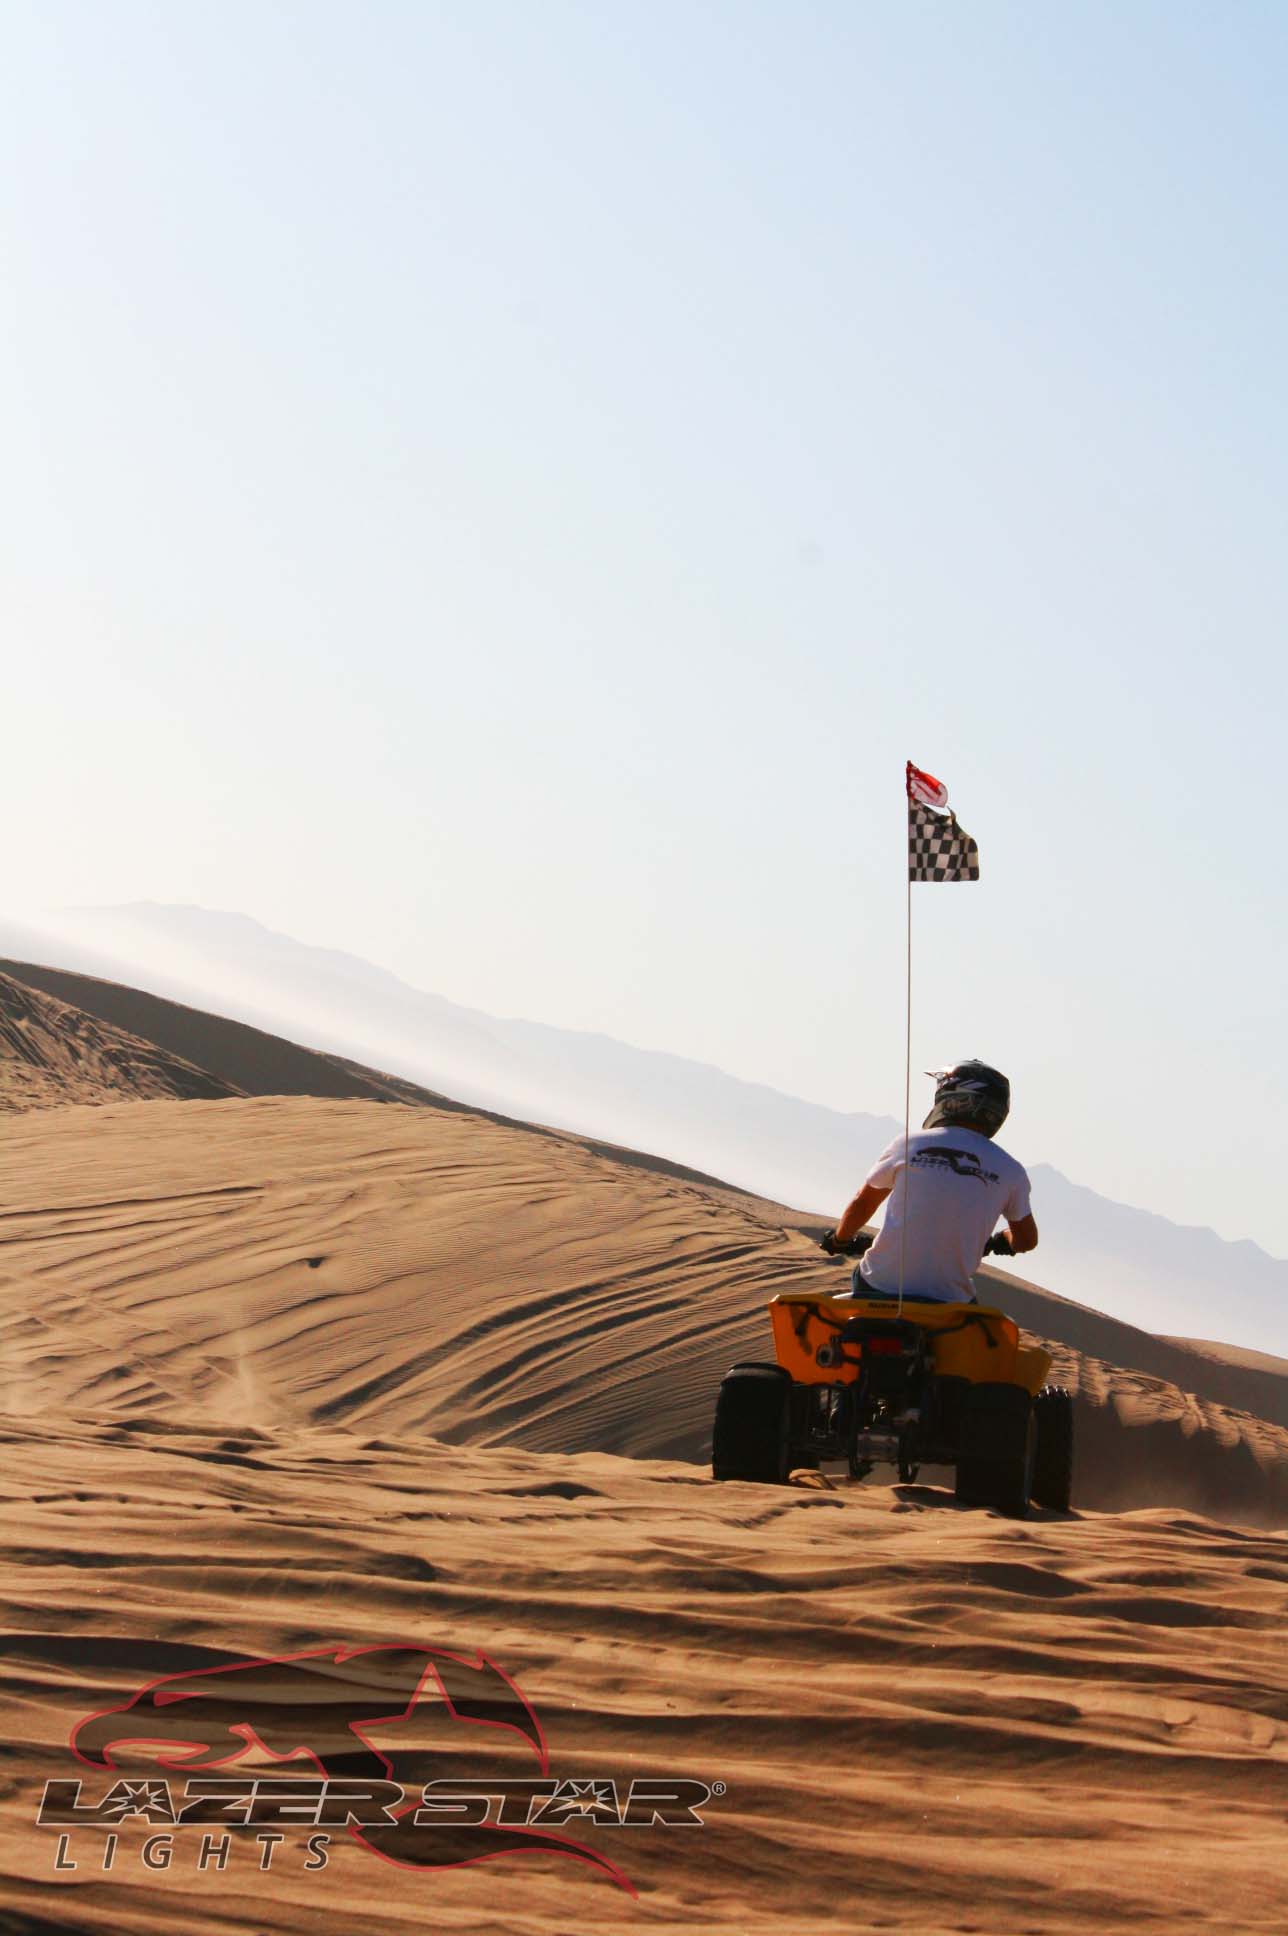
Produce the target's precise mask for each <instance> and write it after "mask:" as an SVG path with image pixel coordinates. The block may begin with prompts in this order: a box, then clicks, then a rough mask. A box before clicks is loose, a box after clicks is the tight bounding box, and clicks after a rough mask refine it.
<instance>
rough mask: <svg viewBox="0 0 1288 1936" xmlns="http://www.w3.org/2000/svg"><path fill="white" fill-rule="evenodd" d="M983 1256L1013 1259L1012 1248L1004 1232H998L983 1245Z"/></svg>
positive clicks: (1013, 1252)
mask: <svg viewBox="0 0 1288 1936" xmlns="http://www.w3.org/2000/svg"><path fill="white" fill-rule="evenodd" d="M984 1255H985V1256H986V1257H1014V1255H1015V1251H1014V1249H1013V1248H1012V1245H1011V1240H1010V1238H1009V1237H1008V1236H1007V1235H1006V1234H1005V1232H1004V1231H1001V1230H999V1231H998V1232H997V1233H996V1235H994V1236H992V1237H990V1238H989V1240H988V1242H987V1243H986V1244H985V1246H984Z"/></svg>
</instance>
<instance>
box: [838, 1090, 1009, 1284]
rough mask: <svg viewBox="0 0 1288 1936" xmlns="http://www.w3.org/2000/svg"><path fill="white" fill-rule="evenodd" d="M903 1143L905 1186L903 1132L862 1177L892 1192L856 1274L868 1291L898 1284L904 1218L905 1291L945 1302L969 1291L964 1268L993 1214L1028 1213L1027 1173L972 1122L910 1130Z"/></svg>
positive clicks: (977, 1254)
mask: <svg viewBox="0 0 1288 1936" xmlns="http://www.w3.org/2000/svg"><path fill="white" fill-rule="evenodd" d="M908 1149H909V1150H910V1151H911V1157H912V1162H911V1170H912V1186H911V1191H909V1188H908V1165H907V1163H906V1162H905V1160H904V1140H903V1137H902V1136H899V1137H896V1139H895V1141H894V1142H893V1143H891V1145H890V1147H889V1149H887V1150H885V1151H883V1152H882V1154H881V1155H880V1156H879V1157H878V1158H877V1160H876V1162H875V1164H874V1165H873V1167H872V1168H871V1170H869V1172H868V1174H867V1177H866V1178H865V1181H866V1182H867V1183H871V1184H873V1185H874V1186H875V1187H876V1188H877V1189H878V1190H889V1191H890V1192H891V1194H890V1195H889V1196H888V1197H887V1198H886V1203H885V1221H884V1222H883V1223H882V1225H881V1228H880V1230H879V1231H878V1232H877V1235H876V1241H875V1242H874V1243H873V1245H872V1248H871V1250H869V1251H868V1252H867V1253H866V1254H865V1255H864V1256H863V1257H862V1258H861V1259H860V1262H859V1272H860V1275H861V1276H862V1278H863V1280H864V1282H865V1283H867V1284H869V1285H870V1286H871V1288H872V1289H873V1290H874V1291H891V1292H897V1291H898V1289H899V1232H900V1229H901V1228H903V1227H904V1226H905V1224H906V1231H905V1235H904V1239H903V1246H904V1259H903V1287H904V1290H905V1292H907V1293H909V1294H911V1295H915V1294H916V1293H917V1292H922V1293H923V1294H924V1295H925V1296H927V1297H937V1298H942V1299H943V1300H944V1301H945V1302H946V1303H952V1304H960V1303H966V1302H969V1300H970V1299H971V1298H973V1297H974V1295H975V1292H974V1288H973V1286H972V1284H971V1281H970V1280H971V1275H972V1273H973V1272H974V1271H977V1270H978V1269H979V1265H980V1259H981V1258H982V1256H983V1254H984V1245H985V1244H986V1243H987V1242H988V1239H989V1238H990V1237H991V1236H992V1234H993V1231H994V1230H995V1228H996V1226H997V1220H998V1218H999V1217H1005V1218H1006V1221H1007V1222H1008V1223H1015V1222H1016V1220H1017V1219H1018V1218H1020V1217H1027V1216H1028V1214H1029V1179H1028V1173H1027V1171H1026V1170H1025V1169H1024V1166H1023V1164H1021V1163H1017V1162H1016V1160H1015V1158H1014V1157H1013V1156H1008V1155H1007V1153H1006V1151H1005V1150H1004V1149H999V1148H998V1146H997V1144H996V1143H994V1142H990V1140H989V1138H988V1137H987V1136H981V1135H980V1133H979V1131H978V1130H974V1129H957V1128H955V1127H945V1128H943V1129H920V1130H916V1131H914V1133H913V1135H912V1136H911V1137H910V1138H909V1139H908ZM856 1288H857V1285H856Z"/></svg>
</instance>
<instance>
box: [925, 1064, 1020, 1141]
mask: <svg viewBox="0 0 1288 1936" xmlns="http://www.w3.org/2000/svg"><path fill="white" fill-rule="evenodd" d="M926 1074H927V1075H931V1076H933V1077H934V1078H935V1101H934V1106H933V1108H932V1109H931V1111H930V1114H929V1115H928V1116H927V1118H926V1120H925V1122H924V1123H923V1124H922V1125H921V1126H922V1128H923V1129H940V1128H946V1127H949V1126H955V1127H957V1128H960V1129H977V1130H978V1131H979V1133H980V1135H981V1136H996V1134H997V1132H998V1130H999V1129H1000V1128H1001V1127H1002V1124H1003V1123H1004V1122H1005V1121H1006V1118H1007V1116H1008V1114H1009V1113H1010V1108H1011V1085H1010V1083H1009V1082H1008V1081H1007V1080H1006V1077H1005V1076H1004V1075H1002V1074H1000V1073H999V1071H998V1070H996V1069H991V1068H990V1067H989V1065H988V1063H987V1062H976V1061H974V1060H972V1061H969V1062H954V1063H953V1065H952V1067H951V1069H928V1070H927V1071H926Z"/></svg>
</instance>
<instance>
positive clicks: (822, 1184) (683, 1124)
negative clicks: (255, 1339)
mask: <svg viewBox="0 0 1288 1936" xmlns="http://www.w3.org/2000/svg"><path fill="white" fill-rule="evenodd" d="M11 935H12V936H16V937H17V938H18V939H19V940H20V942H21V944H22V945H21V946H20V947H19V948H18V949H15V948H14V947H13V945H12V942H11V940H10V938H9V937H10V936H11ZM31 942H32V936H31V931H30V930H27V931H26V932H25V935H24V934H23V933H22V931H18V930H14V929H12V928H10V929H8V930H6V929H5V927H4V925H3V924H0V947H3V949H4V951H5V952H6V953H9V954H13V953H18V954H20V955H21V956H22V957H24V958H25V959H27V960H33V959H35V960H40V959H41V956H40V955H39V954H37V955H35V956H33V955H32V953H31ZM44 946H45V949H46V955H45V957H44V958H45V959H46V960H49V959H50V958H51V957H50V954H49V952H48V951H49V950H50V949H51V948H56V949H57V953H56V955H54V956H53V957H52V958H53V959H54V960H55V961H56V962H57V963H58V964H60V965H62V966H66V967H85V968H87V969H88V971H89V972H90V973H98V974H100V975H102V974H106V975H110V976H112V977H113V978H116V979H124V980H127V981H130V982H133V983H135V984H139V983H141V984H143V985H144V986H145V987H147V988H150V989H153V990H155V991H156V992H158V993H162V994H166V995H169V996H170V997H171V998H173V999H177V1000H179V1001H184V1002H188V1003H190V1004H195V1005H199V1006H201V1007H204V1008H213V1009H215V1010H216V1011H217V1012H220V1013H223V1014H226V1015H230V1016H235V1017H236V1018H237V1019H239V1020H240V1021H242V1022H245V1023H248V1024H253V1025H255V1026H257V1027H260V1028H262V1029H266V1030H269V1031H271V1032H273V1033H274V1034H279V1035H281V1034H285V1035H287V1036H289V1037H290V1038H291V1039H292V1040H293V1041H296V1042H298V1041H301V1040H304V1041H307V1042H309V1043H310V1044H312V1045H313V1046H314V1047H316V1048H317V1049H319V1050H322V1051H325V1052H326V1053H327V1054H329V1055H330V1056H332V1057H336V1058H342V1059H343V1058H349V1059H351V1060H353V1061H355V1062H357V1063H360V1064H362V1065H364V1067H365V1068H366V1069H368V1070H388V1071H390V1072H392V1073H393V1074H394V1075H395V1076H397V1077H400V1078H402V1079H403V1080H405V1081H408V1082H411V1083H414V1084H417V1085H421V1086H423V1087H425V1088H427V1089H429V1090H431V1091H433V1092H436V1093H437V1094H438V1095H440V1096H446V1097H452V1098H455V1099H457V1100H459V1101H461V1102H464V1103H467V1104H471V1105H475V1106H479V1107H482V1108H485V1109H489V1110H492V1111H496V1112H499V1113H501V1114H504V1115H507V1116H512V1117H516V1118H519V1119H521V1120H526V1121H533V1122H537V1123H547V1124H550V1125H552V1126H554V1127H557V1128H563V1129H568V1130H572V1131H576V1132H580V1133H582V1134H587V1135H592V1136H598V1137H603V1138H607V1139H609V1140H611V1141H612V1142H613V1143H614V1144H624V1145H627V1146H629V1147H632V1148H634V1149H637V1150H642V1151H652V1152H657V1153H659V1154H661V1155H664V1156H665V1157H667V1158H669V1159H671V1160H672V1161H673V1162H675V1163H676V1164H678V1165H681V1166H685V1167H689V1168H692V1169H695V1170H698V1171H700V1172H703V1173H705V1174H708V1175H715V1176H719V1177H724V1178H726V1179H727V1180H728V1181H729V1182H730V1183H732V1184H734V1185H737V1186H739V1187H741V1188H743V1189H747V1190H751V1191H754V1192H756V1193H757V1194H759V1195H762V1196H765V1197H769V1198H771V1199H773V1200H775V1201H777V1202H779V1203H786V1204H794V1205H799V1206H800V1207H801V1208H802V1210H804V1211H809V1212H816V1213H817V1214H818V1215H819V1217H820V1220H822V1219H824V1218H831V1217H835V1216H836V1215H837V1213H838V1212H839V1210H840V1208H841V1206H842V1204H843V1203H844V1202H845V1201H846V1200H847V1198H848V1197H849V1195H850V1194H851V1193H852V1191H853V1189H854V1188H855V1185H856V1184H857V1182H858V1181H859V1179H860V1178H861V1177H862V1175H863V1173H864V1171H865V1170H866V1169H867V1167H868V1166H869V1165H870V1163H871V1162H872V1160H873V1158H874V1157H875V1155H876V1154H877V1153H878V1152H879V1150H881V1149H882V1148H883V1147H884V1145H885V1144H886V1143H887V1142H888V1141H889V1140H890V1139H891V1137H892V1136H894V1135H895V1134H897V1133H898V1130H899V1127H900V1125H899V1124H897V1123H896V1122H895V1120H894V1119H893V1118H891V1117H889V1116H881V1115H869V1114H864V1113H857V1112H856V1113H853V1114H850V1113H843V1112H841V1111H837V1110H833V1109H829V1108H826V1107H825V1106H823V1105H821V1104H817V1103H809V1102H805V1101H803V1100H801V1099H800V1098H798V1097H793V1096H788V1095H785V1094H782V1093H781V1092H779V1091H777V1090H774V1089H771V1088H769V1087H767V1086H765V1085H763V1084H757V1083H750V1082H744V1081H742V1080H741V1079H739V1078H737V1077H734V1076H730V1075H727V1074H725V1073H724V1072H723V1071H722V1070H720V1069H717V1068H715V1067H713V1066H711V1065H709V1064H703V1063H697V1062H693V1061H690V1060H688V1059H686V1058H684V1057H680V1056H673V1055H668V1054H665V1053H660V1052H658V1051H654V1050H644V1049H638V1048H634V1047H631V1046H630V1045H628V1044H626V1043H623V1042H618V1041H615V1040H613V1039H612V1038H611V1037H607V1036H603V1035H596V1034H587V1033H579V1032H576V1031H572V1030H566V1029H560V1028H555V1027H552V1026H550V1025H548V1024H543V1023H538V1022H529V1021H522V1020H512V1019H503V1018H500V1017H496V1016H490V1015H486V1014H484V1013H482V1012H481V1011H476V1010H471V1009H468V1008H465V1007H462V1006H461V1005H459V1004H456V1003H453V1002H450V1001H448V1000H447V999H446V998H445V997H443V996H441V995H435V994H432V993H427V992H424V991H421V990H418V989H415V988H413V987H411V986H410V985H409V984H408V983H406V982H404V981H401V980H400V979H399V978H398V977H397V976H396V975H393V974H391V973H390V972H389V971H388V970H386V969H382V968H378V967H376V966H374V965H373V964H371V963H369V962H366V961H364V960H362V959H361V958H360V957H358V956H354V955H350V954H345V953H343V952H341V951H338V950H334V949H323V948H313V947H310V946H308V945H307V944H305V943H301V942H297V941H294V940H292V939H291V938H290V937H289V936H285V935H280V934H275V933H273V932H272V931H271V930H269V929H267V928H265V927H263V926H262V925H261V924H260V923H258V922H256V921H254V920H252V919H251V918H250V917H248V916H245V915H235V914H234V915H229V914H224V913H219V912H214V911H211V910H206V909H202V908H192V907H184V908H171V907H163V906H158V905H155V904H151V903H145V904H140V905H136V906H132V907H128V908H122V909H80V910H75V911H74V912H73V913H71V914H69V915H68V916H67V917H66V926H65V930H64V932H63V933H61V934H60V935H59V937H58V938H57V940H56V941H55V940H54V939H53V938H52V937H50V936H46V937H44ZM1031 1175H1032V1177H1033V1183H1034V1207H1035V1212H1036V1215H1037V1217H1038V1222H1039V1226H1040V1228H1041V1233H1042V1242H1041V1246H1040V1248H1039V1250H1038V1252H1037V1253H1036V1255H1035V1258H1034V1260H1033V1265H1034V1269H1035V1270H1036V1271H1037V1272H1038V1274H1039V1276H1040V1278H1041V1281H1042V1282H1043V1283H1044V1284H1046V1285H1048V1286H1049V1287H1050V1288H1051V1289H1052V1290H1054V1291H1056V1292H1058V1293H1060V1294H1062V1295H1064V1296H1067V1297H1069V1298H1072V1299H1074V1300H1076V1301H1077V1302H1078V1303H1081V1304H1085V1305H1089V1306H1090V1307H1092V1308H1093V1309H1096V1310H1102V1311H1105V1312H1106V1313H1108V1314H1110V1315H1112V1316H1115V1317H1117V1318H1119V1319H1122V1320H1124V1321H1125V1322H1127V1323H1129V1324H1131V1325H1134V1326H1137V1327H1139V1328H1141V1329H1144V1330H1147V1331H1151V1332H1155V1333H1160V1334H1165V1335H1171V1336H1178V1335H1192V1336H1197V1337H1212V1336H1214V1335H1215V1336H1220V1337H1221V1338H1223V1339H1224V1340H1225V1341H1227V1342H1228V1343H1231V1344H1235V1345H1242V1346H1246V1347H1250V1348H1252V1349H1256V1350H1261V1351H1265V1352H1270V1353H1272V1354H1276V1355H1281V1356H1282V1355H1288V1262H1285V1261H1283V1260H1280V1259H1277V1258H1273V1257H1270V1256H1269V1255H1268V1254H1267V1253H1266V1252H1265V1251H1263V1250H1261V1249H1260V1248H1259V1246H1257V1245H1256V1244H1254V1243H1252V1242H1250V1241H1247V1240H1244V1241H1241V1242H1236V1243H1231V1242H1228V1241H1226V1240H1225V1239H1223V1238H1221V1237H1219V1236H1217V1234H1216V1233H1215V1232H1214V1231H1212V1230H1209V1229H1206V1228H1201V1227H1195V1228H1188V1227H1183V1226H1181V1225H1178V1224H1175V1223H1173V1222H1171V1221H1170V1220H1169V1219H1168V1218H1165V1217H1162V1216H1158V1215H1156V1214H1155V1213H1153V1212H1150V1211H1145V1210H1139V1209H1135V1208H1133V1207H1131V1206H1129V1205H1125V1204H1118V1203H1114V1202H1112V1201H1111V1200H1109V1199H1107V1198H1105V1197H1101V1196H1099V1195H1098V1194H1097V1193H1096V1192H1095V1191H1093V1190H1090V1189H1087V1188H1085V1187H1083V1186H1081V1185H1078V1184H1076V1183H1074V1182H1071V1181H1070V1180H1069V1179H1068V1178H1066V1177H1065V1176H1063V1175H1062V1174H1061V1173H1060V1172H1059V1171H1058V1170H1055V1169H1053V1168H1051V1167H1049V1166H1047V1165H1044V1164H1038V1165H1035V1166H1031Z"/></svg>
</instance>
